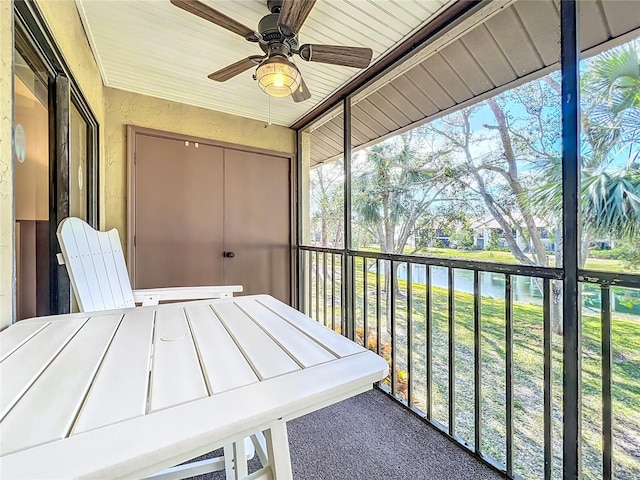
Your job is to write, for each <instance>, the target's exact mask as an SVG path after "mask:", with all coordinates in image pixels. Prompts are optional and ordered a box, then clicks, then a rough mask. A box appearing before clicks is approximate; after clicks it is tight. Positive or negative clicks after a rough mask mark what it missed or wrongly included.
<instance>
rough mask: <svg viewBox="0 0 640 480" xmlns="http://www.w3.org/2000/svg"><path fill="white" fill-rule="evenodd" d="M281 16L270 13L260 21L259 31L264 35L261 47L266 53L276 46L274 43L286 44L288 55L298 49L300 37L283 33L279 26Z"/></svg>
mask: <svg viewBox="0 0 640 480" xmlns="http://www.w3.org/2000/svg"><path fill="white" fill-rule="evenodd" d="M280 3H282V2H280ZM278 10H279V9H278ZM279 17H280V14H279V13H270V14H269V15H265V16H264V17H262V19H261V20H260V22H259V23H258V32H259V33H260V35H261V36H262V42H260V48H262V50H263V51H264V52H265V53H268V52H269V50H271V49H272V47H273V46H274V45H273V44H278V43H279V44H282V45H283V46H286V47H285V48H286V49H287V50H288V51H287V52H286V55H287V56H289V52H290V51H295V50H297V48H298V39H297V36H295V37H286V36H284V35H283V34H282V32H281V31H280V29H279V28H278V18H279ZM283 53H284V52H283Z"/></svg>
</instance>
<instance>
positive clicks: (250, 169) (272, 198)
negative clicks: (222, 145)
mask: <svg viewBox="0 0 640 480" xmlns="http://www.w3.org/2000/svg"><path fill="white" fill-rule="evenodd" d="M224 158H225V164H224V165H225V250H226V251H227V252H233V253H234V254H235V256H234V257H233V258H228V257H227V258H225V265H224V273H225V275H224V278H225V282H226V283H227V284H230V285H232V284H241V285H243V286H244V293H245V294H247V295H250V294H257V293H269V294H271V295H273V296H274V297H276V298H278V299H279V300H282V301H283V302H285V303H289V302H290V298H289V289H290V258H291V251H290V245H291V239H290V237H291V234H290V232H291V227H290V225H291V224H290V219H291V213H290V208H291V207H290V205H291V193H290V192H291V190H290V188H291V186H290V175H289V167H290V161H289V159H288V158H283V157H276V156H271V155H262V154H257V153H247V152H243V151H239V150H233V149H225V153H224Z"/></svg>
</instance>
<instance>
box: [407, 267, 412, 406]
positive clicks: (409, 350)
mask: <svg viewBox="0 0 640 480" xmlns="http://www.w3.org/2000/svg"><path fill="white" fill-rule="evenodd" d="M412 287H413V280H412V278H411V263H409V262H407V404H408V405H409V406H410V407H411V406H413V400H412V398H413V318H412V314H413V289H412Z"/></svg>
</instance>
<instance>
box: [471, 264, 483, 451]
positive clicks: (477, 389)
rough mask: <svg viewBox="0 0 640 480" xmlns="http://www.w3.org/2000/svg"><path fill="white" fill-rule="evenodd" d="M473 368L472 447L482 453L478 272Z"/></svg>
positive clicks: (476, 278)
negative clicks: (473, 433) (473, 436)
mask: <svg viewBox="0 0 640 480" xmlns="http://www.w3.org/2000/svg"><path fill="white" fill-rule="evenodd" d="M473 334H474V342H473V366H474V378H473V382H474V396H473V400H474V402H473V411H474V420H475V423H474V432H475V442H474V447H475V450H476V453H478V454H479V453H480V452H481V451H482V290H481V285H480V272H479V271H478V270H475V271H474V272H473Z"/></svg>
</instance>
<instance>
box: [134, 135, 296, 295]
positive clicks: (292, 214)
mask: <svg viewBox="0 0 640 480" xmlns="http://www.w3.org/2000/svg"><path fill="white" fill-rule="evenodd" d="M137 135H145V136H152V137H158V138H166V139H170V140H179V141H184V142H194V143H199V144H202V145H209V146H212V147H220V148H227V149H232V150H236V151H240V152H247V153H259V154H262V155H269V156H272V157H281V158H286V159H287V160H288V161H289V247H290V251H289V269H290V273H289V275H290V283H291V284H290V288H289V304H293V303H292V302H294V300H295V298H296V296H295V294H294V291H295V285H296V283H297V272H298V268H297V255H296V254H295V242H294V240H295V238H296V231H297V222H298V220H297V219H298V212H297V208H298V205H297V202H296V198H297V193H296V192H297V189H298V185H297V183H296V181H295V180H296V178H297V171H298V165H297V162H296V159H297V155H296V153H295V152H294V153H287V152H279V151H276V150H269V149H265V148H259V147H252V146H249V145H241V144H237V143H230V142H223V141H219V140H213V139H210V138H203V137H195V136H192V135H185V134H182V133H176V132H167V131H164V130H156V129H152V128H147V127H140V126H137V125H127V234H126V237H125V238H126V239H127V269H128V271H129V278H130V280H131V284H132V285H135V269H134V268H133V266H134V265H135V255H136V254H135V234H136V231H135V225H136V189H135V185H136V168H135V162H136V155H135V147H136V136H137Z"/></svg>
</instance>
